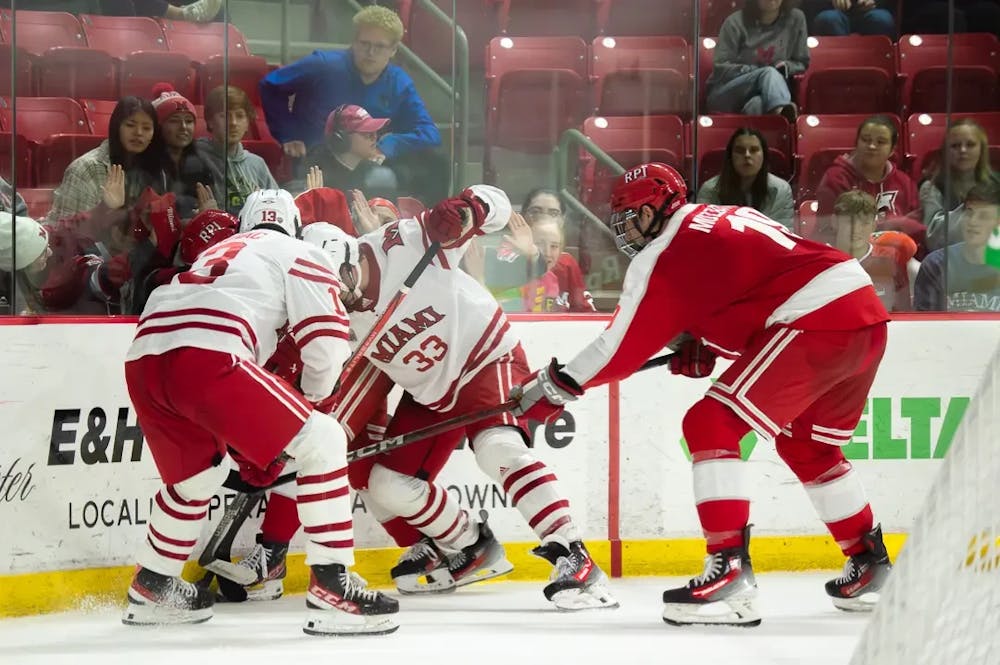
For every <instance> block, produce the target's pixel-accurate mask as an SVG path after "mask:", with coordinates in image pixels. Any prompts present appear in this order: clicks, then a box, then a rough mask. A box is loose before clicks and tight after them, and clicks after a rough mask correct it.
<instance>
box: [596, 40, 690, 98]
mask: <svg viewBox="0 0 1000 665" xmlns="http://www.w3.org/2000/svg"><path fill="white" fill-rule="evenodd" d="M590 77H591V81H592V82H593V85H594V102H595V108H594V113H595V114H597V115H604V116H608V115H645V114H657V115H662V114H677V115H690V114H691V49H690V47H689V46H688V44H687V42H686V41H685V40H684V38H683V37H676V36H675V37H598V38H596V39H595V40H594V42H593V44H592V45H591V59H590Z"/></svg>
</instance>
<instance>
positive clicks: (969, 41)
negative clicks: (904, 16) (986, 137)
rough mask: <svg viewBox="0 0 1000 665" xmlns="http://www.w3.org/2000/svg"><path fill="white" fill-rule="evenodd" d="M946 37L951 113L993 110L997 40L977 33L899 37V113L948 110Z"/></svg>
mask: <svg viewBox="0 0 1000 665" xmlns="http://www.w3.org/2000/svg"><path fill="white" fill-rule="evenodd" d="M949 40H951V42H952V43H951V58H952V59H951V62H952V63H953V65H954V66H953V67H952V68H951V76H952V91H951V92H952V102H951V112H952V113H969V112H975V111H992V110H994V109H996V108H997V72H998V71H1000V43H998V42H997V38H996V37H995V36H994V35H989V34H981V33H968V34H955V35H953V36H951V37H949V35H905V36H904V37H903V38H902V39H900V40H899V44H897V49H898V57H899V61H898V67H899V77H900V80H901V84H900V88H901V91H902V92H901V98H900V102H901V107H902V111H903V115H904V116H907V115H910V114H912V113H944V112H945V111H947V110H948V109H947V108H946V103H947V77H948V69H949V68H948V67H947V66H946V63H947V62H948V57H949Z"/></svg>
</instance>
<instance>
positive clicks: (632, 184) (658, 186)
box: [610, 162, 688, 257]
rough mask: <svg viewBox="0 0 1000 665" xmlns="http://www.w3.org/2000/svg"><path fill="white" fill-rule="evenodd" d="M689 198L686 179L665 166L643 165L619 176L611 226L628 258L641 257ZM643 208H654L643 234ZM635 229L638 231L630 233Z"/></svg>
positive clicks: (617, 242) (620, 248) (612, 196)
mask: <svg viewBox="0 0 1000 665" xmlns="http://www.w3.org/2000/svg"><path fill="white" fill-rule="evenodd" d="M687 196H688V189H687V184H686V183H685V182H684V178H683V177H682V176H681V174H680V173H678V172H677V170H676V169H675V168H673V167H671V166H667V165H666V164H660V163H659V162H651V163H649V164H642V165H641V166H637V167H635V168H632V169H629V170H628V171H626V172H625V173H623V174H622V175H620V176H619V177H618V180H616V181H615V186H614V188H613V189H612V190H611V223H610V226H611V230H612V231H613V232H614V234H615V244H616V245H618V249H619V250H621V251H622V252H623V253H624V254H625V255H626V256H629V257H632V256H635V255H636V254H638V253H639V250H641V249H642V248H643V247H645V246H646V244H647V243H648V242H649V241H650V240H652V239H653V238H655V237H656V236H658V235H660V231H662V230H663V225H664V224H665V223H666V222H667V220H669V219H670V218H671V217H673V215H674V213H675V212H677V211H678V210H679V209H680V208H681V206H683V205H684V204H685V203H687ZM644 205H649V206H651V207H652V208H653V221H652V223H651V224H650V225H649V227H648V228H647V229H646V230H645V231H641V230H639V211H640V209H641V208H642V206H644ZM633 227H634V229H635V232H634V233H630V231H632V229H633ZM626 236H630V238H626Z"/></svg>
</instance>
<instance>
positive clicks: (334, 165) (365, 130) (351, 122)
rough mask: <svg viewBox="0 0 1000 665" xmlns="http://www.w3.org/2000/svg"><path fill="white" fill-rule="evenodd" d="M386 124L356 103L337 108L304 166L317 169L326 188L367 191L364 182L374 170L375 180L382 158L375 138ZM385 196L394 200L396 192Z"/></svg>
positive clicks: (368, 183)
mask: <svg viewBox="0 0 1000 665" xmlns="http://www.w3.org/2000/svg"><path fill="white" fill-rule="evenodd" d="M388 123H389V120H388V119H387V118H373V117H372V116H371V115H370V114H369V113H368V111H366V110H365V109H363V108H362V107H360V106H357V105H356V104H344V105H343V106H338V107H337V108H336V109H334V110H333V111H331V112H330V115H329V116H327V119H326V127H325V129H324V130H323V143H321V144H319V145H315V146H313V147H312V148H310V149H309V152H308V154H307V155H306V160H305V164H306V167H307V168H310V169H311V168H312V167H314V166H315V167H319V168H320V169H321V170H322V172H323V184H324V185H325V186H327V187H333V188H334V189H339V190H341V191H343V192H349V191H351V190H352V189H360V190H362V191H366V192H367V191H368V190H370V189H371V183H370V182H367V181H366V179H367V178H368V176H369V175H372V172H373V171H375V172H376V173H375V177H378V171H377V169H378V166H379V164H381V163H382V161H384V159H385V156H384V155H383V154H382V153H381V152H379V149H378V135H379V132H381V131H382V130H383V129H384V128H385V126H386V125H387V124H388ZM391 179H392V180H395V176H394V175H393V177H392V178H391ZM385 194H388V195H389V196H390V197H394V195H395V192H385Z"/></svg>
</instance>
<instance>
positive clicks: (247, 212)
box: [240, 189, 302, 238]
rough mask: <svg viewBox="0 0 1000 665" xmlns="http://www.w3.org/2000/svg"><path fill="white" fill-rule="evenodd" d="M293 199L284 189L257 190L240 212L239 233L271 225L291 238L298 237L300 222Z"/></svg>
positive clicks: (248, 198)
mask: <svg viewBox="0 0 1000 665" xmlns="http://www.w3.org/2000/svg"><path fill="white" fill-rule="evenodd" d="M300 217H301V216H300V214H299V208H298V206H296V205H295V199H294V198H292V195H291V194H290V193H288V192H287V191H286V190H284V189H258V190H257V191H255V192H254V193H253V194H251V195H250V196H248V197H247V200H246V202H245V203H244V204H243V209H242V210H240V233H246V232H247V231H251V230H253V229H255V228H257V227H258V226H260V225H261V224H273V225H275V226H279V227H281V228H282V229H284V230H285V233H287V234H288V235H290V236H291V237H293V238H297V237H299V229H301V227H302V221H301V218H300Z"/></svg>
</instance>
